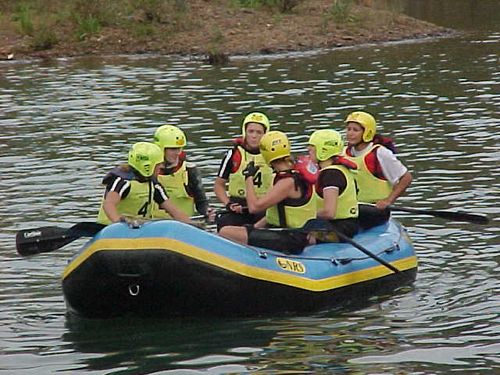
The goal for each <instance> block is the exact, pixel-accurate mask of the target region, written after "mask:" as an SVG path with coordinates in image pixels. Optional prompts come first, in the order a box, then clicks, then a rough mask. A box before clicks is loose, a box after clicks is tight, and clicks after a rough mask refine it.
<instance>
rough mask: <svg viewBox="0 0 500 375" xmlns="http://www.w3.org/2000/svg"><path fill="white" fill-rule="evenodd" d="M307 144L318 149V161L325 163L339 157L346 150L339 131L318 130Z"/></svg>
mask: <svg viewBox="0 0 500 375" xmlns="http://www.w3.org/2000/svg"><path fill="white" fill-rule="evenodd" d="M307 144H309V145H311V146H314V147H315V148H316V159H318V161H324V160H327V159H330V158H331V157H333V156H336V155H339V154H341V153H342V150H343V149H344V141H343V140H342V136H341V135H340V133H339V132H338V131H336V130H332V129H322V130H316V131H315V132H314V133H312V134H311V136H310V137H309V141H308V142H307Z"/></svg>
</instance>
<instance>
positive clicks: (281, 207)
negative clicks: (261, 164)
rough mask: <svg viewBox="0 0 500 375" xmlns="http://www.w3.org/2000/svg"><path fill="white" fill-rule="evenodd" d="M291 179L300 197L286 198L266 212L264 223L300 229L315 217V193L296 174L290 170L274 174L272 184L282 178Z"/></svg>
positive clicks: (312, 188)
mask: <svg viewBox="0 0 500 375" xmlns="http://www.w3.org/2000/svg"><path fill="white" fill-rule="evenodd" d="M287 177H293V178H294V179H295V184H296V186H300V187H301V191H302V197H301V198H297V199H291V198H287V199H285V200H283V201H282V202H280V203H278V204H277V205H275V206H272V207H269V208H268V209H267V210H266V221H267V223H268V224H269V225H271V226H275V227H286V228H301V227H303V226H304V224H305V223H306V222H307V221H308V220H309V219H314V218H315V217H316V193H315V191H314V186H313V185H311V184H309V183H308V182H307V181H306V180H305V179H304V178H303V177H302V176H301V175H300V174H299V173H298V172H296V171H294V170H292V171H288V172H282V173H278V174H276V177H275V178H274V184H276V183H277V182H278V180H280V179H282V178H287Z"/></svg>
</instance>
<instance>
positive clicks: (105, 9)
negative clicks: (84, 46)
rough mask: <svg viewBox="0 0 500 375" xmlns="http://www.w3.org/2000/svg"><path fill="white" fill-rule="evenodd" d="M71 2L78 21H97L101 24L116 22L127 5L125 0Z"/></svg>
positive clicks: (77, 0)
mask: <svg viewBox="0 0 500 375" xmlns="http://www.w3.org/2000/svg"><path fill="white" fill-rule="evenodd" d="M70 4H71V12H72V14H73V17H74V19H75V20H76V21H77V23H81V22H84V23H94V24H95V23H96V22H97V23H99V25H100V26H110V25H114V24H116V23H117V22H118V19H119V18H120V16H121V12H122V11H123V9H124V7H125V6H124V2H123V1H116V0H114V1H113V0H108V1H102V0H73V1H72V2H71V3H70ZM94 26H95V25H94Z"/></svg>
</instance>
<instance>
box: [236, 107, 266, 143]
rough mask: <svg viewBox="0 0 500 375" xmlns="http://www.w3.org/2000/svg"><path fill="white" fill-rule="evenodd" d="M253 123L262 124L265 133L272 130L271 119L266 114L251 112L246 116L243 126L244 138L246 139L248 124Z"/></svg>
mask: <svg viewBox="0 0 500 375" xmlns="http://www.w3.org/2000/svg"><path fill="white" fill-rule="evenodd" d="M251 122H255V123H257V124H261V125H262V126H263V127H264V133H267V132H268V131H269V129H270V128H271V125H270V124H269V119H268V118H267V116H266V115H265V114H263V113H262V112H251V113H249V114H248V115H246V116H245V119H244V120H243V124H242V125H241V134H242V135H243V138H245V134H246V130H247V124H249V123H251Z"/></svg>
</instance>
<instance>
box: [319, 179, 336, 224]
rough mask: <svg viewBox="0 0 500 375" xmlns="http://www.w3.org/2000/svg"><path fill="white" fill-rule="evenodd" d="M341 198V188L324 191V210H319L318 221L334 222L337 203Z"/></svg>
mask: <svg viewBox="0 0 500 375" xmlns="http://www.w3.org/2000/svg"><path fill="white" fill-rule="evenodd" d="M338 197H339V188H338V187H334V186H329V187H326V188H324V189H323V203H324V205H323V208H322V209H320V210H318V212H317V214H316V216H317V217H318V219H326V220H333V219H335V214H336V213H337V201H338Z"/></svg>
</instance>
